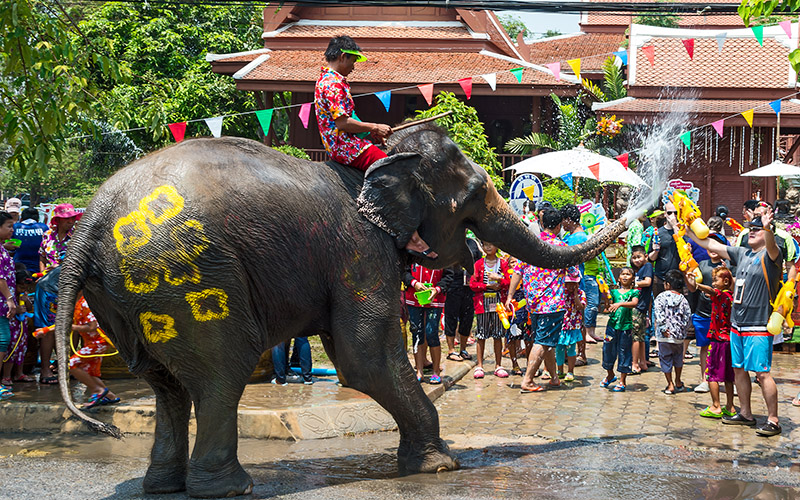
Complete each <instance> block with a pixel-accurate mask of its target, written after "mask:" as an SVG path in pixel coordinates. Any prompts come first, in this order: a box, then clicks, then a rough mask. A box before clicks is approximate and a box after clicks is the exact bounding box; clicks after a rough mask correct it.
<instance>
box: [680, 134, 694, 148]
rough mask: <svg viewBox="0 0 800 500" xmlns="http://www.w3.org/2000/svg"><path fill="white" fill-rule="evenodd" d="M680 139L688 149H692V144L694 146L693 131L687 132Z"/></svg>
mask: <svg viewBox="0 0 800 500" xmlns="http://www.w3.org/2000/svg"><path fill="white" fill-rule="evenodd" d="M680 138H681V140H682V141H683V144H684V145H685V146H686V149H689V148H691V144H692V131H691V130H687V131H686V132H684V133H682V134H681V135H680Z"/></svg>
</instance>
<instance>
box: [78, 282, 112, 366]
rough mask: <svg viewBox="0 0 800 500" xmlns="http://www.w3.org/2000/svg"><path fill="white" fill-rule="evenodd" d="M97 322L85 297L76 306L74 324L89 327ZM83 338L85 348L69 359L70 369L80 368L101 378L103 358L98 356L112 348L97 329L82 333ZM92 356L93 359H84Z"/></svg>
mask: <svg viewBox="0 0 800 500" xmlns="http://www.w3.org/2000/svg"><path fill="white" fill-rule="evenodd" d="M93 321H97V319H96V318H95V317H94V314H92V311H91V310H89V304H87V303H86V299H84V298H83V297H81V298H80V300H78V303H77V304H75V314H74V315H73V318H72V322H73V324H75V325H88V324H89V323H91V322H93ZM80 334H81V338H83V347H81V348H80V350H78V354H73V355H72V357H70V358H69V367H70V368H80V369H81V370H83V371H85V372H86V373H88V374H89V375H91V376H92V377H98V378H99V377H100V364H101V363H102V360H103V358H102V357H101V356H97V355H98V354H105V353H106V352H108V351H109V348H110V346H109V345H108V342H106V341H105V339H104V338H103V336H102V335H100V333H99V332H98V331H97V328H95V329H94V330H90V331H88V332H80ZM84 356H92V357H84Z"/></svg>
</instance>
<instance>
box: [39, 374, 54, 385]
mask: <svg viewBox="0 0 800 500" xmlns="http://www.w3.org/2000/svg"><path fill="white" fill-rule="evenodd" d="M39 383H40V384H44V385H58V377H57V376H55V375H52V376H50V377H45V378H42V379H39Z"/></svg>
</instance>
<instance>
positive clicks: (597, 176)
mask: <svg viewBox="0 0 800 500" xmlns="http://www.w3.org/2000/svg"><path fill="white" fill-rule="evenodd" d="M589 170H590V171H591V172H592V175H594V178H595V179H597V180H598V181H599V180H600V164H599V163H595V164H594V165H589Z"/></svg>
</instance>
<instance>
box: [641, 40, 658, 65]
mask: <svg viewBox="0 0 800 500" xmlns="http://www.w3.org/2000/svg"><path fill="white" fill-rule="evenodd" d="M642 51H644V55H646V56H647V60H648V61H650V66H655V64H656V63H655V61H656V48H655V47H653V46H652V45H648V46H647V47H642Z"/></svg>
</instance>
